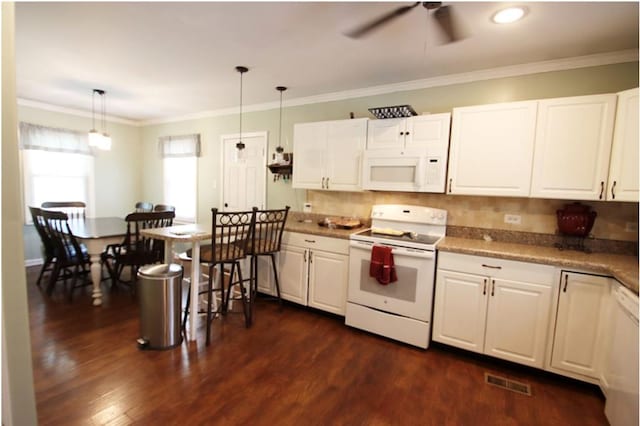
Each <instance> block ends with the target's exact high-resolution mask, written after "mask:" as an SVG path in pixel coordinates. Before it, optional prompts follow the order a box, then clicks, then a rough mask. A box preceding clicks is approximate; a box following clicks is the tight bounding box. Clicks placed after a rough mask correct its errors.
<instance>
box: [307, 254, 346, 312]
mask: <svg viewBox="0 0 640 426" xmlns="http://www.w3.org/2000/svg"><path fill="white" fill-rule="evenodd" d="M348 279H349V257H348V256H345V255H343V254H335V253H328V252H324V251H315V250H309V306H311V307H314V308H318V309H322V310H323V311H328V312H332V313H334V314H338V315H343V316H344V314H345V308H346V304H347V281H348Z"/></svg>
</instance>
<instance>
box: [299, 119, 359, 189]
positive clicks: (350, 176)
mask: <svg viewBox="0 0 640 426" xmlns="http://www.w3.org/2000/svg"><path fill="white" fill-rule="evenodd" d="M368 121H369V120H368V119H367V118H359V119H354V120H339V121H321V122H316V123H299V124H296V125H294V128H293V154H294V159H295V163H294V166H293V181H292V187H293V188H307V189H331V190H336V191H359V190H361V189H362V187H361V177H362V169H361V164H362V154H363V153H364V148H365V144H366V140H367V122H368Z"/></svg>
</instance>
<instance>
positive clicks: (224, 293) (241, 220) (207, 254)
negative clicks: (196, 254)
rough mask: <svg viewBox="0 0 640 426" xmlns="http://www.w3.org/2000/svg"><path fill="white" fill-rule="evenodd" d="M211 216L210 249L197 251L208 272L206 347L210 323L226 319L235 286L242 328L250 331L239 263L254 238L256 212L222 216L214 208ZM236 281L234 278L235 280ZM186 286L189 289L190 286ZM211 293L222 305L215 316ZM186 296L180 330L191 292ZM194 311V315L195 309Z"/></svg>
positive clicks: (228, 213)
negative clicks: (240, 306)
mask: <svg viewBox="0 0 640 426" xmlns="http://www.w3.org/2000/svg"><path fill="white" fill-rule="evenodd" d="M211 213H212V220H211V245H206V246H202V247H201V248H200V261H201V262H202V263H205V264H206V265H207V266H208V269H209V273H208V281H207V290H206V293H207V312H206V313H207V338H206V344H207V345H209V343H210V341H211V321H212V320H213V318H214V314H217V313H220V314H223V315H225V314H226V313H227V311H228V306H229V300H230V297H229V296H230V294H232V293H233V289H234V286H236V285H237V286H238V287H239V289H240V295H241V296H240V299H241V300H242V311H243V314H244V318H245V327H247V328H249V327H250V326H251V317H250V306H249V304H250V303H251V297H250V287H249V289H248V290H246V289H245V286H244V279H243V275H242V268H241V264H240V260H242V259H245V258H246V257H247V247H248V244H249V241H250V239H251V236H252V235H253V227H254V225H255V211H253V210H252V211H239V212H221V211H218V209H217V208H213V209H211ZM188 256H189V257H191V256H190V253H188ZM227 270H228V271H229V272H228V274H227V272H226V271H227ZM216 271H217V274H216ZM216 275H217V277H216ZM225 276H227V277H228V278H227V280H225ZM235 277H237V279H236V278H235ZM216 281H217V282H216ZM189 286H191V283H190V284H189ZM225 287H226V289H225ZM214 291H218V292H220V293H221V297H220V298H221V300H222V303H221V304H220V306H219V308H218V312H214V308H213V297H214V295H213V292H214ZM187 294H188V295H187V304H186V308H185V312H184V318H183V321H182V326H183V328H184V326H185V324H186V320H187V315H189V310H190V304H191V300H190V299H191V297H190V295H191V291H190V290H189V292H188V293H187ZM196 303H197V302H196ZM196 303H194V304H196ZM193 310H194V311H197V309H196V308H194V309H193Z"/></svg>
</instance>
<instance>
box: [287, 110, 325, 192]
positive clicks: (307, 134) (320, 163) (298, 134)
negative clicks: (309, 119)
mask: <svg viewBox="0 0 640 426" xmlns="http://www.w3.org/2000/svg"><path fill="white" fill-rule="evenodd" d="M326 147H327V123H326V122H324V121H321V122H318V123H298V124H296V125H294V126H293V161H294V164H293V180H292V182H291V186H292V187H293V188H308V189H323V188H324V182H325V176H326V175H325V155H326V151H327V149H326Z"/></svg>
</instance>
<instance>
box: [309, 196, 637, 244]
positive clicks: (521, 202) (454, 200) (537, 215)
mask: <svg viewBox="0 0 640 426" xmlns="http://www.w3.org/2000/svg"><path fill="white" fill-rule="evenodd" d="M307 201H309V202H311V203H312V205H313V211H314V213H322V214H331V215H339V216H357V217H361V218H367V217H369V215H370V214H371V206H372V205H374V204H410V205H418V206H428V207H434V208H439V209H444V210H447V214H448V219H447V220H448V224H449V225H452V226H460V227H473V228H487V229H501V230H507V231H519V232H532V233H539V234H555V233H556V229H557V225H556V223H557V222H556V210H558V209H561V208H563V207H564V205H565V204H569V203H572V202H573V201H566V200H547V199H537V198H506V197H477V196H473V197H472V196H462V195H446V194H423V193H406V192H378V191H375V192H374V191H365V192H334V191H311V190H310V191H307ZM582 203H583V204H587V205H589V206H591V208H592V210H595V211H596V212H597V213H598V216H597V217H596V220H595V224H594V226H593V229H592V231H591V235H592V236H593V237H594V238H598V239H608V240H620V241H638V230H637V229H638V203H620V202H604V201H583V202H582ZM505 215H516V216H520V224H510V223H505Z"/></svg>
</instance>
